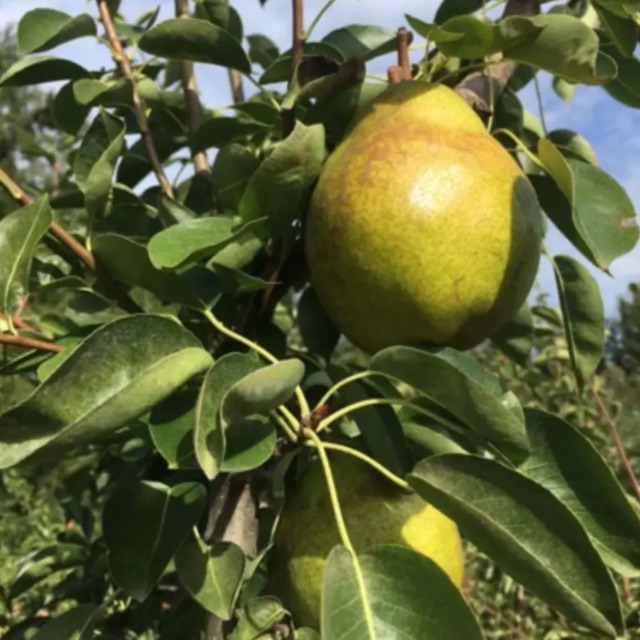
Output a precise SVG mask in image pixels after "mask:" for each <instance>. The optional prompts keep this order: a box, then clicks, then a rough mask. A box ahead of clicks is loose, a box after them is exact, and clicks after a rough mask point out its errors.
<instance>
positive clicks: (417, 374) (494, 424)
mask: <svg viewBox="0 0 640 640" xmlns="http://www.w3.org/2000/svg"><path fill="white" fill-rule="evenodd" d="M369 368H370V369H371V370H372V371H378V372H380V373H383V374H385V375H387V376H390V377H391V378H395V379H397V380H400V381H401V382H404V383H406V384H409V385H411V386H412V387H414V388H415V389H417V390H418V391H420V392H421V393H423V394H425V395H426V396H427V397H428V398H430V399H431V400H433V401H434V402H436V403H437V404H438V405H440V406H442V407H444V408H445V409H447V411H449V412H450V413H451V414H452V415H453V416H455V417H456V418H457V419H458V420H461V421H462V422H463V423H464V424H465V425H466V426H467V427H468V428H469V429H471V430H472V431H473V432H474V433H475V434H477V435H478V436H480V437H481V438H483V439H486V440H488V441H489V442H492V443H494V444H495V445H496V446H498V447H499V448H500V450H501V451H502V452H503V453H504V454H505V455H507V456H509V457H510V458H511V459H513V460H514V461H517V462H519V461H522V459H523V458H524V457H526V455H527V453H528V443H527V435H526V431H525V426H524V416H523V415H522V410H521V409H519V410H517V411H513V410H512V408H511V407H510V405H509V401H510V399H508V398H507V396H506V395H503V394H502V389H501V388H500V385H499V383H498V381H497V380H496V379H495V378H493V377H492V376H490V375H489V374H487V373H486V372H484V371H483V370H482V368H481V367H479V365H478V364H477V363H476V362H475V361H474V360H473V359H472V358H471V357H470V356H467V355H464V354H462V353H458V352H454V351H453V350H451V349H443V350H442V351H440V352H439V353H429V352H427V351H421V350H419V349H415V348H412V347H389V348H387V349H384V350H382V351H380V352H379V353H377V354H376V355H375V356H373V358H372V359H371V363H370V366H369Z"/></svg>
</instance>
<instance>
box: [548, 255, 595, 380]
mask: <svg viewBox="0 0 640 640" xmlns="http://www.w3.org/2000/svg"><path fill="white" fill-rule="evenodd" d="M553 266H554V271H555V276H556V284H557V286H558V294H559V296H560V304H561V306H562V315H563V317H564V329H565V334H566V336H567V343H568V345H569V353H570V354H571V364H572V365H573V370H574V372H575V375H576V380H577V381H578V385H579V386H580V388H582V387H584V385H585V384H586V382H587V380H588V379H589V378H590V377H591V376H592V375H593V373H594V372H595V370H596V368H597V367H598V364H599V363H600V359H601V358H602V355H603V351H604V341H605V326H604V305H603V303H602V296H601V295H600V287H599V286H598V283H597V282H596V280H595V278H594V277H593V276H592V275H591V274H590V273H589V272H588V271H587V269H586V268H585V267H583V266H582V265H581V264H580V263H579V262H577V261H576V260H574V259H573V258H570V257H569V256H555V257H554V258H553Z"/></svg>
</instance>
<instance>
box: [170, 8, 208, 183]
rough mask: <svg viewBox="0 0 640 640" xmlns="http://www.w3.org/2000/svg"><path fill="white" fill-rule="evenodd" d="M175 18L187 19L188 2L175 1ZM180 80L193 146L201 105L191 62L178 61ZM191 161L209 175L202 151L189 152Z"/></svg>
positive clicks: (205, 158) (200, 171)
mask: <svg viewBox="0 0 640 640" xmlns="http://www.w3.org/2000/svg"><path fill="white" fill-rule="evenodd" d="M175 6H176V17H177V18H188V17H189V0H175ZM180 80H181V82H182V91H183V92H184V103H185V108H186V116H187V128H188V129H189V138H190V140H191V142H192V144H193V141H194V140H195V136H196V132H197V131H198V127H199V126H200V125H201V124H202V104H201V103H200V97H199V96H198V83H197V81H196V76H195V73H194V68H193V62H190V61H188V60H181V61H180ZM191 161H192V162H193V167H194V169H195V171H196V173H210V172H211V169H210V168H209V160H208V159H207V154H206V153H205V152H204V151H195V152H194V151H191Z"/></svg>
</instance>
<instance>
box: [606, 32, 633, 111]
mask: <svg viewBox="0 0 640 640" xmlns="http://www.w3.org/2000/svg"><path fill="white" fill-rule="evenodd" d="M602 50H603V51H604V52H605V53H606V54H607V55H609V56H610V57H611V58H613V59H614V60H615V62H616V65H617V66H618V75H617V76H616V79H615V80H614V81H612V82H608V83H607V84H605V85H604V90H605V91H606V92H607V93H609V94H610V95H611V96H613V97H614V98H615V99H616V100H618V101H619V102H622V104H626V105H627V106H630V107H632V108H635V109H638V108H640V75H639V74H640V60H638V58H635V57H633V56H631V57H626V56H624V55H622V54H621V53H620V52H619V51H618V49H617V48H616V47H615V46H614V45H611V44H602Z"/></svg>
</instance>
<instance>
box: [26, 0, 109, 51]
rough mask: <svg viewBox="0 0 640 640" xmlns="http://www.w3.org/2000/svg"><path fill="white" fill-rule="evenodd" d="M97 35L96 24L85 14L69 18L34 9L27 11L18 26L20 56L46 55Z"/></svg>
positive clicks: (53, 12) (58, 12)
mask: <svg viewBox="0 0 640 640" xmlns="http://www.w3.org/2000/svg"><path fill="white" fill-rule="evenodd" d="M97 33H98V31H97V29H96V23H95V22H94V20H93V18H92V17H91V16H90V15H88V14H86V13H82V14H80V15H77V16H70V15H69V14H67V13H64V12H63V11H56V10H55V9H33V10H32V11H27V13H25V14H24V15H23V16H22V18H21V19H20V22H19V23H18V33H17V39H18V50H19V51H20V52H21V53H34V52H37V51H47V50H48V49H53V48H54V47H57V46H58V45H61V44H64V43H65V42H69V41H71V40H75V39H77V38H84V37H86V36H96V35H97Z"/></svg>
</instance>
